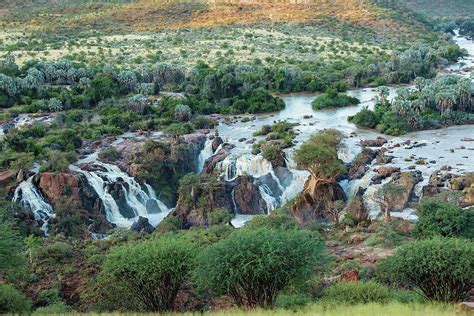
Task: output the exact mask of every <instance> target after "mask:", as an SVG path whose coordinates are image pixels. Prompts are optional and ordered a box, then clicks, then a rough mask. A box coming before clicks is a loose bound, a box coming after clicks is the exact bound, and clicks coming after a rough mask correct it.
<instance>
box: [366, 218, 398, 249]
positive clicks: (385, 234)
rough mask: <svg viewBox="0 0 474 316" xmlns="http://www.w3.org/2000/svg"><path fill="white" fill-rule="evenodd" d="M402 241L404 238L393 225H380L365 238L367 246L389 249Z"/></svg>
mask: <svg viewBox="0 0 474 316" xmlns="http://www.w3.org/2000/svg"><path fill="white" fill-rule="evenodd" d="M404 240H406V237H405V236H403V235H402V234H401V231H400V230H399V229H398V227H397V226H396V224H395V223H392V222H390V223H381V224H380V225H379V226H378V227H377V228H376V230H375V232H374V233H373V234H371V235H370V237H369V238H367V245H369V246H383V247H387V248H390V247H394V246H397V245H399V244H400V243H401V242H402V241H404Z"/></svg>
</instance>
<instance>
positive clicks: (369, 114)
mask: <svg viewBox="0 0 474 316" xmlns="http://www.w3.org/2000/svg"><path fill="white" fill-rule="evenodd" d="M348 120H349V122H351V123H354V124H355V125H356V126H357V127H359V128H375V127H376V126H377V124H379V120H378V118H377V115H375V113H374V112H373V111H371V110H369V109H367V107H364V108H363V109H362V110H360V111H359V112H358V113H357V114H356V115H354V116H350V117H349V119H348Z"/></svg>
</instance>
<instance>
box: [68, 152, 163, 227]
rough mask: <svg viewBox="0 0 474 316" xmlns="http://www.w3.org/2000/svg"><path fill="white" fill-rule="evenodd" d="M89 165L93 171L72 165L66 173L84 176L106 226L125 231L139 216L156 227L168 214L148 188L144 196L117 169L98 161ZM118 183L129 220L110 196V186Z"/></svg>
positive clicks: (135, 184) (136, 183)
mask: <svg viewBox="0 0 474 316" xmlns="http://www.w3.org/2000/svg"><path fill="white" fill-rule="evenodd" d="M86 160H88V161H89V160H90V159H86ZM91 165H92V166H93V167H94V169H95V170H94V171H88V170H84V169H81V168H79V167H78V166H75V165H71V166H70V167H69V169H70V170H71V171H73V172H76V173H79V174H82V175H84V176H85V178H86V180H87V182H88V183H89V185H90V186H91V187H92V188H93V189H94V190H95V192H96V193H97V195H98V196H99V198H100V200H101V202H102V205H103V207H104V209H105V212H106V216H107V220H108V221H109V222H111V223H113V224H116V225H117V226H119V227H127V228H128V227H130V226H131V225H132V224H133V222H134V221H135V220H136V218H137V217H138V216H142V217H147V218H148V219H149V220H150V222H154V223H156V224H158V223H159V222H160V221H161V220H162V219H163V218H164V217H165V216H166V215H167V214H168V213H169V209H168V207H166V205H165V204H164V203H163V202H162V201H160V200H159V199H158V198H157V197H156V192H155V191H154V190H153V188H152V187H151V186H150V185H148V184H145V186H146V188H147V191H148V193H147V192H145V191H144V190H143V189H142V187H141V186H140V184H139V183H138V182H137V181H136V180H135V179H134V178H133V177H131V176H129V175H128V174H126V173H125V172H123V171H121V170H120V168H119V167H117V166H115V165H112V164H107V163H103V162H100V161H93V162H92V163H91ZM117 183H118V184H120V186H121V189H122V192H123V193H124V198H125V203H126V206H127V207H128V208H129V209H130V210H132V212H133V216H132V217H130V216H124V215H123V213H122V212H121V209H120V205H119V203H118V202H117V201H116V200H115V199H114V197H113V196H112V194H111V192H110V189H109V188H110V185H112V184H117Z"/></svg>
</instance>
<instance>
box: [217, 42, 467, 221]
mask: <svg viewBox="0 0 474 316" xmlns="http://www.w3.org/2000/svg"><path fill="white" fill-rule="evenodd" d="M453 39H454V41H455V42H456V43H457V44H458V45H459V46H460V47H461V48H464V49H466V50H467V51H468V54H469V56H468V57H467V58H465V59H463V60H461V61H460V62H458V63H456V64H454V65H451V66H449V67H448V68H447V69H446V70H445V71H443V72H442V73H441V74H440V75H443V74H457V75H461V76H472V71H471V70H472V68H471V67H473V66H474V42H473V41H472V40H469V39H467V38H465V37H462V36H458V35H457V34H456V35H455V36H454V37H453ZM405 87H408V88H412V86H405ZM398 88H401V87H389V91H390V95H389V99H393V98H394V97H395V96H396V95H397V89H398ZM377 94H378V90H377V89H374V88H364V89H356V90H350V91H348V95H351V96H354V97H357V98H358V99H359V100H360V101H361V103H360V104H359V105H357V106H349V107H344V108H333V109H324V110H318V111H315V110H313V109H312V107H311V102H312V101H313V100H314V99H315V98H316V97H317V95H285V96H282V98H283V100H284V101H285V104H286V107H285V109H284V110H282V111H280V112H277V113H271V114H264V115H256V116H249V117H250V118H251V119H252V120H251V121H250V122H241V120H240V118H239V119H237V121H236V122H233V123H230V124H220V125H219V127H218V129H219V135H220V136H221V137H222V138H223V139H224V140H225V141H227V142H229V143H232V144H235V145H236V147H235V149H233V150H232V152H231V156H234V157H242V156H249V157H251V156H252V155H251V151H252V144H248V143H246V141H245V140H248V139H252V138H254V137H253V136H252V135H253V133H254V132H255V131H258V130H259V129H260V128H261V127H262V126H263V125H271V124H273V123H275V122H277V121H283V120H286V121H288V122H290V123H297V124H298V126H296V127H295V131H297V133H298V135H297V137H296V139H295V140H296V142H297V144H296V146H294V147H293V148H291V149H289V150H287V151H286V154H287V157H288V159H289V164H290V170H291V172H292V173H293V174H296V173H299V176H298V177H294V178H293V183H292V187H293V190H292V191H291V193H290V194H287V196H286V199H283V200H282V201H281V203H284V202H286V201H287V200H288V199H291V198H293V197H294V196H296V194H298V193H299V192H301V190H302V188H303V185H304V181H305V179H306V178H307V175H306V177H304V176H301V171H297V170H295V169H294V168H291V165H292V159H291V157H292V154H293V152H294V150H295V149H297V148H298V147H299V145H300V144H301V143H302V142H304V141H305V140H307V139H308V138H309V136H310V135H312V134H314V133H316V132H318V131H320V130H323V129H328V128H332V129H337V130H339V131H341V132H342V133H343V134H344V135H345V136H346V137H345V138H344V140H343V145H342V148H341V149H340V150H339V158H340V159H342V160H343V161H344V162H346V163H349V162H351V161H352V160H353V159H354V158H355V156H356V155H357V154H358V153H359V152H360V151H361V149H362V147H361V146H360V141H361V140H365V139H375V138H377V137H379V136H383V137H384V138H386V139H387V140H388V143H387V144H386V145H384V146H383V147H385V148H390V149H389V151H388V152H387V154H389V155H392V156H394V157H395V158H394V159H393V161H392V162H391V163H389V164H386V166H397V167H400V168H401V171H413V169H412V168H414V167H415V169H416V170H419V171H421V173H422V175H423V181H422V182H420V183H419V184H418V185H417V186H416V187H415V193H416V194H417V195H420V194H421V190H422V188H423V186H425V185H426V184H427V183H428V180H429V177H430V175H431V174H432V173H433V172H434V171H436V170H439V169H440V168H441V167H443V166H450V167H452V170H451V172H452V173H458V174H464V173H466V172H472V171H474V158H472V155H473V154H474V142H466V141H463V139H464V138H470V137H473V138H474V126H472V125H461V126H452V127H447V128H443V129H438V130H427V131H417V132H412V133H408V134H406V135H403V136H400V137H391V136H385V135H381V134H380V133H377V132H376V131H374V130H364V129H359V128H357V127H356V126H355V125H354V124H352V123H350V122H348V120H347V118H348V116H352V115H355V114H356V113H357V112H359V111H360V110H361V109H362V108H363V107H365V106H367V107H368V108H369V109H373V107H374V105H375V102H374V98H375V97H376V95H377ZM255 138H256V139H257V140H256V141H257V142H258V141H260V140H264V137H262V136H260V137H255ZM243 139H245V140H244V141H242V140H243ZM239 140H240V141H239ZM406 141H410V142H411V143H415V142H416V143H419V144H423V146H420V147H414V146H408V145H404V143H405V142H406ZM399 144H401V145H400V146H399V147H396V146H398V145H399ZM394 145H396V146H394ZM230 159H232V158H230ZM234 159H235V158H234ZM418 159H422V160H425V161H426V162H427V164H425V165H416V164H415V161H416V160H418ZM253 160H255V161H257V160H259V159H253ZM249 161H252V158H249V159H246V163H248V162H249ZM245 169H248V170H252V169H255V166H253V167H252V166H248V167H247V168H245ZM259 172H260V173H261V172H262V171H261V170H260V171H259ZM250 174H252V173H251V172H250ZM374 175H375V172H373V171H371V172H368V174H367V175H366V177H364V178H363V179H360V180H353V181H351V182H347V181H344V182H342V183H341V186H342V187H343V188H344V189H345V191H346V195H347V196H348V197H350V196H352V195H353V194H354V193H355V192H356V191H357V189H358V187H359V186H360V187H363V188H367V187H369V185H370V179H371V178H372V177H373V176H374ZM256 176H259V174H257V175H256ZM295 182H296V183H295ZM378 188H380V185H370V189H369V190H367V192H366V194H365V196H364V198H365V203H366V206H367V207H368V208H369V211H370V213H371V215H372V216H374V217H375V216H378V215H379V213H380V210H379V207H378V205H377V204H376V203H374V202H373V199H371V197H372V196H373V195H374V193H375V191H376V190H377V189H378ZM281 203H280V204H281ZM393 215H394V216H399V217H402V218H405V219H408V220H416V218H417V217H416V214H415V212H414V210H412V209H406V210H404V211H403V212H399V213H393ZM249 218H251V216H248V215H245V216H244V215H241V216H239V215H237V217H236V219H235V220H234V224H235V225H237V226H241V225H243V223H244V222H245V221H246V220H248V219H249Z"/></svg>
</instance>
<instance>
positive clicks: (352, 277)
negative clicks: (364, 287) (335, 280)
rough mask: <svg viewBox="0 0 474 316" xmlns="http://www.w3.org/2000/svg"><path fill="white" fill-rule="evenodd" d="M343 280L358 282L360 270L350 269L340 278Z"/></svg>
mask: <svg viewBox="0 0 474 316" xmlns="http://www.w3.org/2000/svg"><path fill="white" fill-rule="evenodd" d="M339 281H341V282H357V281H359V272H358V271H357V270H350V271H348V272H346V273H344V274H343V275H341V277H340V278H339Z"/></svg>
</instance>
